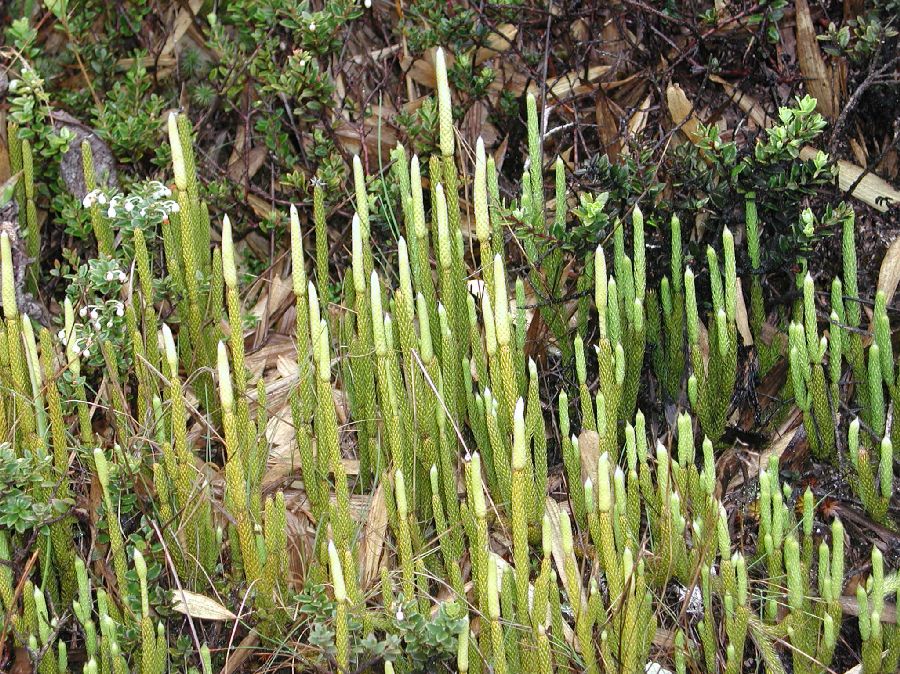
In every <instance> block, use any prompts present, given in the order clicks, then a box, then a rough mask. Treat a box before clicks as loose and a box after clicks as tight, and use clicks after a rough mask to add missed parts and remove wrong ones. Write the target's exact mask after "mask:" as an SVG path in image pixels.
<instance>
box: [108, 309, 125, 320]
mask: <svg viewBox="0 0 900 674" xmlns="http://www.w3.org/2000/svg"><path fill="white" fill-rule="evenodd" d="M124 315H125V309H123V308H122V307H121V306H118V307H116V316H118V317H119V318H121V317H122V316H124ZM110 322H112V321H110Z"/></svg>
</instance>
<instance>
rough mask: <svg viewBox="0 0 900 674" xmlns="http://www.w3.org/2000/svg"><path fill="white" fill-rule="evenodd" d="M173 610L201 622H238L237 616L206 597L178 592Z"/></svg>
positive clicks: (187, 591)
mask: <svg viewBox="0 0 900 674" xmlns="http://www.w3.org/2000/svg"><path fill="white" fill-rule="evenodd" d="M172 610H173V611H176V612H178V613H183V614H184V615H187V616H191V617H192V618H199V619H200V620H219V621H221V620H229V621H230V620H237V616H236V615H235V614H234V613H232V612H231V611H229V610H228V609H227V608H225V607H224V606H222V604H220V603H219V602H217V601H216V600H215V599H210V598H209V597H207V596H206V595H202V594H198V593H196V592H191V591H190V590H177V591H176V592H175V594H174V596H173V598H172Z"/></svg>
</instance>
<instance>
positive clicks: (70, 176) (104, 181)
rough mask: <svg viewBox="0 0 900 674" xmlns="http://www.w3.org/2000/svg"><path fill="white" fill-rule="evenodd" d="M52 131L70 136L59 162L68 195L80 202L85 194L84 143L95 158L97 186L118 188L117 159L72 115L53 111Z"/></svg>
mask: <svg viewBox="0 0 900 674" xmlns="http://www.w3.org/2000/svg"><path fill="white" fill-rule="evenodd" d="M50 118H51V119H52V120H53V127H54V128H55V129H56V130H57V131H60V130H62V129H68V130H69V131H70V132H71V133H72V135H73V138H72V141H71V142H70V143H69V151H68V152H66V154H64V155H63V157H62V159H61V160H60V166H59V170H60V173H61V174H62V179H63V182H64V183H65V184H66V188H67V189H68V190H69V192H70V193H71V194H73V195H74V196H75V197H76V198H77V199H78V200H79V201H81V200H82V199H84V195H85V194H87V187H86V186H85V182H84V165H83V163H82V161H83V160H82V158H81V143H82V142H83V141H85V140H87V142H88V143H90V144H91V152H92V154H93V156H94V174H95V175H96V176H97V185H98V186H104V185H106V186H113V187H114V186H117V185H118V184H119V181H118V175H117V174H116V158H115V157H114V156H113V153H112V150H110V149H109V145H107V144H106V143H105V142H104V141H103V139H101V138H100V136H99V135H97V132H96V131H94V129H92V128H91V127H89V126H87V125H86V124H84V123H82V122H80V121H79V120H77V119H75V118H74V117H73V116H72V115H70V114H69V113H67V112H64V111H62V110H54V111H53V112H52V113H51V114H50Z"/></svg>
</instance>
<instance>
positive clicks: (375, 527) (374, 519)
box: [359, 484, 387, 590]
mask: <svg viewBox="0 0 900 674" xmlns="http://www.w3.org/2000/svg"><path fill="white" fill-rule="evenodd" d="M386 535H387V507H386V506H385V502H384V490H383V489H382V484H379V485H378V488H377V489H376V490H375V493H374V494H373V495H372V501H371V503H370V505H369V513H368V516H367V517H366V522H365V524H363V531H362V545H361V546H360V548H359V560H360V563H361V565H362V574H361V576H360V585H361V586H362V589H363V590H366V589H367V588H369V587H371V585H372V583H373V582H375V580H376V579H377V578H378V577H379V574H380V571H379V569H380V567H381V553H382V551H383V550H384V541H385V536H386Z"/></svg>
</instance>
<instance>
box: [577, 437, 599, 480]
mask: <svg viewBox="0 0 900 674" xmlns="http://www.w3.org/2000/svg"><path fill="white" fill-rule="evenodd" d="M578 455H579V456H580V457H581V481H582V482H584V481H585V480H587V479H588V478H591V482H593V483H594V484H597V462H598V461H599V460H600V434H599V433H597V431H591V430H583V431H581V435H579V436H578Z"/></svg>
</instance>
